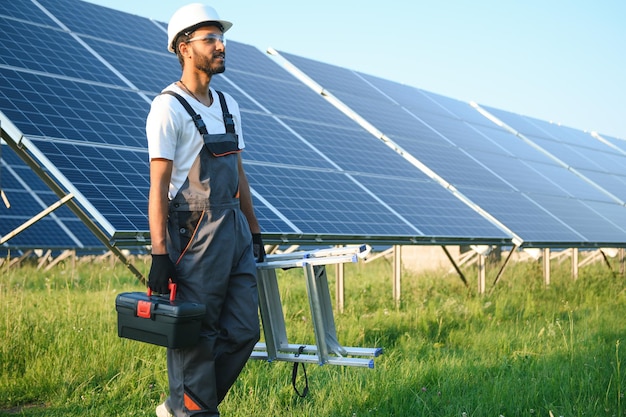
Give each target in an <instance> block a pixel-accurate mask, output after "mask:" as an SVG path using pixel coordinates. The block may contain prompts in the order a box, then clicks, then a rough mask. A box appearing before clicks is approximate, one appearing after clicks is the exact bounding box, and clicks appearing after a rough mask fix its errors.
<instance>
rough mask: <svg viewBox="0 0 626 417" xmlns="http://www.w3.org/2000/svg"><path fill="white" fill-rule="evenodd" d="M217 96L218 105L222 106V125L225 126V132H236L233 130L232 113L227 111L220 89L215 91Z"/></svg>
mask: <svg viewBox="0 0 626 417" xmlns="http://www.w3.org/2000/svg"><path fill="white" fill-rule="evenodd" d="M215 92H216V93H217V96H218V97H219V99H220V105H221V106H222V114H223V116H224V127H226V133H236V132H235V121H234V120H233V115H232V114H230V113H229V111H228V105H227V104H226V98H225V97H224V94H223V93H222V92H221V91H217V90H216V91H215Z"/></svg>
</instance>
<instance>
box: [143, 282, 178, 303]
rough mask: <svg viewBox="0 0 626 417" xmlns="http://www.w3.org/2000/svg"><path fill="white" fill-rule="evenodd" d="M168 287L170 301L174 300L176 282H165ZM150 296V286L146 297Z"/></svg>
mask: <svg viewBox="0 0 626 417" xmlns="http://www.w3.org/2000/svg"><path fill="white" fill-rule="evenodd" d="M167 286H168V288H169V289H170V301H174V300H175V299H176V283H175V282H172V281H170V282H169V284H167ZM151 296H152V288H150V287H148V297H151Z"/></svg>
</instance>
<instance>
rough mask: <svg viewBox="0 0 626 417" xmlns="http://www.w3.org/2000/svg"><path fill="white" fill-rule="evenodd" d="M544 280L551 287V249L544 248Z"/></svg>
mask: <svg viewBox="0 0 626 417" xmlns="http://www.w3.org/2000/svg"><path fill="white" fill-rule="evenodd" d="M543 279H544V281H545V284H546V286H547V285H550V248H543Z"/></svg>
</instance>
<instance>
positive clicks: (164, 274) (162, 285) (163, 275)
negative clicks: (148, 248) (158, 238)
mask: <svg viewBox="0 0 626 417" xmlns="http://www.w3.org/2000/svg"><path fill="white" fill-rule="evenodd" d="M170 279H171V280H172V282H176V266H175V265H174V262H172V260H171V259H170V256H169V255H168V254H167V253H166V254H164V255H152V265H151V266H150V273H149V274H148V287H150V289H151V290H152V291H154V292H156V293H159V294H167V293H169V292H170V289H169V282H170Z"/></svg>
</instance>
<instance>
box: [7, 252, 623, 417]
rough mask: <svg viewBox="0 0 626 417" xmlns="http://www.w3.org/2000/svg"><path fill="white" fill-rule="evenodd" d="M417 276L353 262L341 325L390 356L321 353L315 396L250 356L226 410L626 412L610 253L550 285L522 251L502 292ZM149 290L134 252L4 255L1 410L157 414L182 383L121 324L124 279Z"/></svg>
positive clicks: (236, 416) (560, 273) (284, 282)
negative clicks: (172, 387)
mask: <svg viewBox="0 0 626 417" xmlns="http://www.w3.org/2000/svg"><path fill="white" fill-rule="evenodd" d="M136 266H137V267H138V268H139V269H140V270H142V271H147V269H148V265H147V264H144V263H143V262H142V261H137V262H136ZM494 271H495V268H490V273H493V272H494ZM328 272H329V280H330V281H331V284H330V285H331V286H333V285H334V274H333V271H332V268H329V271H328ZM465 272H466V274H467V276H468V277H475V276H476V274H475V272H474V271H472V270H471V269H466V270H465ZM492 279H493V277H491V280H492ZM491 280H490V279H489V277H488V281H487V282H491ZM279 283H280V286H281V297H282V299H283V305H284V311H285V318H286V322H287V330H288V333H289V337H290V341H295V342H297V343H303V344H306V343H309V344H312V343H314V336H313V330H312V328H311V323H310V319H309V313H308V311H309V310H308V302H307V297H306V288H305V283H304V281H303V279H302V273H301V271H300V270H297V269H296V270H288V271H279ZM402 285H403V287H402V303H401V304H400V305H399V306H396V304H395V303H394V301H393V299H392V294H391V293H392V291H391V266H390V264H389V263H388V262H387V261H385V260H384V259H380V260H377V261H375V262H372V263H368V264H363V263H359V264H349V265H346V306H345V311H344V312H342V313H336V314H335V320H336V325H337V334H338V338H339V341H340V342H341V343H342V344H343V345H345V346H362V347H382V348H384V352H385V353H384V354H383V355H382V356H380V357H378V358H376V360H375V368H374V369H366V368H356V367H344V366H330V365H326V366H318V365H307V368H306V370H307V374H308V381H309V389H310V392H309V394H308V395H307V396H306V397H305V398H300V397H298V396H297V395H296V393H295V391H294V389H293V388H292V386H291V368H292V364H290V363H286V362H273V363H267V362H265V361H258V360H254V361H250V362H249V363H248V365H247V366H246V368H245V369H244V372H243V373H242V375H241V377H240V379H239V380H238V382H237V383H236V385H235V386H234V387H233V389H232V391H231V392H230V393H229V395H228V397H227V398H226V400H225V401H224V403H223V404H222V407H221V411H222V413H223V415H224V416H228V417H244V416H245V417H250V416H277V417H287V416H292V417H296V416H297V417H302V416H310V417H334V416H338V417H365V416H451V417H452V416H456V417H469V416H493V417H499V416H505V417H512V416H532V417H534V416H589V417H596V416H624V415H626V405H625V400H624V392H625V391H626V375H625V374H626V372H625V370H624V369H622V368H623V364H624V363H625V358H626V356H625V355H626V354H625V349H626V348H625V347H624V346H622V345H621V344H622V343H623V341H624V339H625V337H626V326H625V325H624V320H625V317H626V290H625V288H626V283H625V281H624V276H623V275H620V274H619V273H615V272H613V271H611V270H609V269H608V268H607V266H606V265H604V264H601V263H597V264H592V265H589V266H586V267H584V268H583V269H581V271H580V276H579V278H578V279H577V280H573V279H572V278H571V277H570V275H569V264H567V262H565V263H563V264H561V265H556V264H555V265H553V267H552V279H551V284H550V286H548V287H546V286H545V285H544V282H543V278H542V272H541V264H539V263H536V262H523V263H515V264H512V265H510V266H509V267H508V268H507V270H506V273H505V275H504V277H503V278H502V279H501V281H500V282H499V283H498V285H497V287H496V288H495V291H493V292H492V293H490V294H487V295H477V294H476V293H475V290H474V288H471V289H469V290H468V289H467V288H466V287H465V286H463V284H462V282H461V280H460V279H459V278H458V276H456V275H448V274H446V273H444V272H437V273H435V272H432V273H424V274H419V275H416V274H411V273H409V272H405V273H404V274H403V284H402ZM472 287H475V285H472ZM140 290H142V287H141V285H139V283H138V282H137V280H136V278H135V277H134V276H133V275H132V274H131V273H130V272H129V271H128V270H127V269H126V268H125V267H124V266H123V265H121V264H120V263H112V262H93V261H92V262H84V261H78V262H75V263H74V262H71V261H68V262H66V263H65V264H59V265H58V266H56V267H55V268H54V269H52V270H51V271H49V272H42V271H40V270H37V268H36V266H35V265H28V264H26V265H23V266H21V267H19V268H12V269H8V268H6V267H0V415H2V416H5V415H6V416H9V415H11V416H15V415H22V416H51V417H54V416H58V417H61V416H63V417H79V416H80V417H85V416H153V415H154V407H155V406H156V405H157V404H158V403H160V402H161V401H162V400H163V398H164V395H166V392H167V376H166V365H165V349H164V348H160V347H157V346H152V345H148V344H145V343H140V342H136V341H132V340H128V339H120V338H118V337H117V328H116V323H117V315H116V312H115V297H116V295H117V294H118V293H120V292H124V291H140ZM333 292H334V291H333V289H332V288H331V293H333ZM299 384H300V385H302V384H303V381H302V380H300V381H299ZM300 388H302V386H300Z"/></svg>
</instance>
